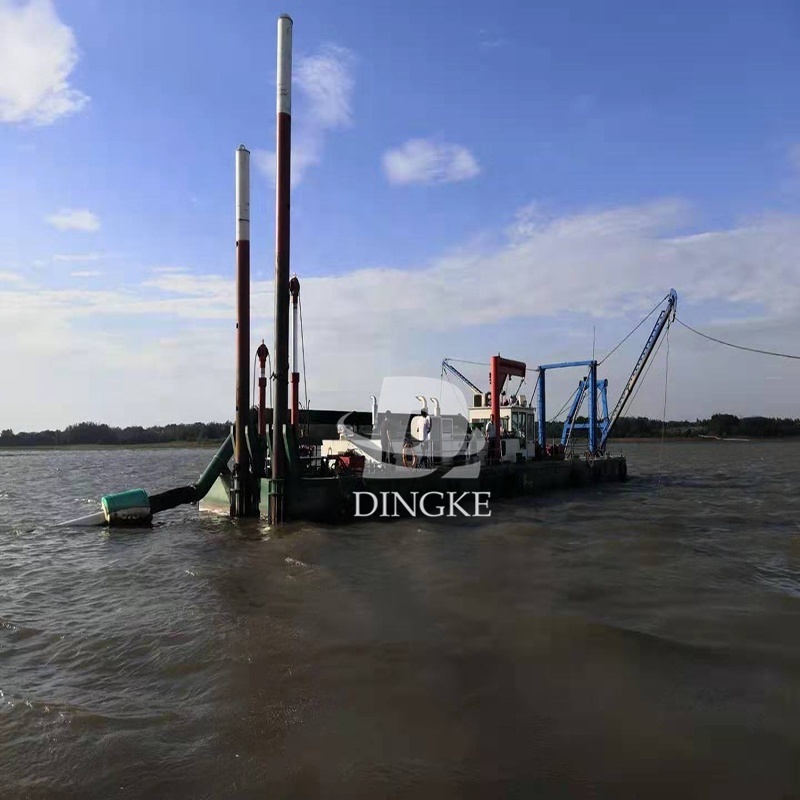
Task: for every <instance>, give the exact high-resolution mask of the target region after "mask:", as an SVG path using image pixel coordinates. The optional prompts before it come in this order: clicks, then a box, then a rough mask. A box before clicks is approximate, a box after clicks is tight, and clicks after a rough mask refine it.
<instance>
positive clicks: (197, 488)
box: [59, 432, 233, 527]
mask: <svg viewBox="0 0 800 800" xmlns="http://www.w3.org/2000/svg"><path fill="white" fill-rule="evenodd" d="M232 455H233V432H231V433H230V434H229V436H228V438H227V439H226V440H225V441H224V443H223V444H222V446H221V447H220V448H219V450H217V452H216V453H215V455H214V457H213V458H212V459H211V462H210V463H209V465H208V466H207V467H206V468H205V470H204V471H203V474H202V475H201V476H200V478H199V479H198V480H197V482H196V483H193V484H190V485H189V486H179V487H178V488H176V489H168V490H167V491H165V492H159V493H158V494H153V495H148V494H147V492H146V491H145V490H144V489H129V490H128V491H125V492H117V493H115V494H107V495H105V496H104V497H103V498H102V499H101V501H100V505H101V507H102V510H101V511H97V512H95V513H93V514H89V515H87V516H85V517H79V518H78V519H72V520H69V521H67V522H62V523H60V524H59V527H66V526H69V527H89V526H95V525H114V526H120V525H143V524H147V523H149V522H150V521H151V520H152V518H153V515H154V514H158V513H160V512H161V511H166V510H167V509H170V508H175V507H177V506H180V505H188V504H190V503H199V502H200V501H201V500H202V499H203V498H204V497H205V496H206V495H207V494H208V492H209V490H210V489H211V487H212V486H213V484H214V481H215V480H216V479H217V478H218V477H219V476H220V475H221V474H222V473H223V472H224V471H225V470H226V469H227V468H228V462H229V461H230V459H231V456H232Z"/></svg>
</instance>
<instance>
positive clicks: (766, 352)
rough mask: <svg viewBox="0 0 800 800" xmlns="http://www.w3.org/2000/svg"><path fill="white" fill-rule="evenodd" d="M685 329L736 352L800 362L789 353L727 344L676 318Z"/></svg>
mask: <svg viewBox="0 0 800 800" xmlns="http://www.w3.org/2000/svg"><path fill="white" fill-rule="evenodd" d="M675 319H676V320H677V321H678V322H679V323H680V324H681V325H683V327H684V328H687V329H688V330H690V331H691V332H692V333H696V334H697V335H698V336H702V337H703V338H704V339H708V340H710V341H712V342H716V343H717V344H724V345H725V346H726V347H733V348H734V349H736V350H747V351H748V352H749V353H761V355H764V356H776V357H777V358H791V359H794V360H795V361H800V356H794V355H789V354H788V353H777V352H775V351H773V350H760V349H759V348H757V347H745V346H744V345H741V344H733V343H732V342H725V341H723V340H722V339H717V338H716V337H714V336H709V335H708V334H707V333H701V332H700V331H698V330H696V329H695V328H693V327H692V326H691V325H687V324H686V323H685V322H684V321H683V320H682V319H678V318H677V317H676V318H675Z"/></svg>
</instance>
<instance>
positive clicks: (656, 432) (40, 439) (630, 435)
mask: <svg viewBox="0 0 800 800" xmlns="http://www.w3.org/2000/svg"><path fill="white" fill-rule="evenodd" d="M577 421H578V422H586V421H587V419H586V418H585V417H578V420H577ZM231 424H232V423H230V422H193V423H172V424H169V425H155V426H152V427H149V428H144V427H142V426H140V425H135V426H129V427H126V428H115V427H111V426H109V425H105V424H98V423H95V422H79V423H77V424H76V425H69V426H67V427H66V428H65V429H64V430H47V431H38V432H27V431H22V432H20V433H14V431H13V430H11V429H6V430H3V431H0V447H43V448H56V447H57V448H70V449H77V448H81V447H96V446H98V445H100V446H112V447H114V446H116V447H198V446H200V447H202V446H212V445H215V444H218V443H219V442H222V441H224V439H225V437H226V436H227V435H228V433H229V431H230V429H231ZM561 429H562V424H561V423H555V422H551V423H548V425H547V436H548V438H558V437H560V436H561ZM326 435H329V436H331V437H334V436H336V433H335V430H333V429H332V430H331V431H330V433H329V434H326ZM662 435H665V436H666V438H668V439H674V440H686V439H699V438H701V437H703V436H711V437H719V438H723V439H725V438H745V439H780V438H785V437H792V436H800V419H789V418H783V419H780V418H777V417H741V418H740V417H737V416H734V415H733V414H714V415H713V416H711V417H710V418H709V419H705V420H700V419H698V420H695V421H694V422H690V421H688V420H677V421H676V420H672V421H669V422H667V423H666V425H665V424H664V422H663V421H662V420H657V419H650V418H648V417H620V418H619V419H618V420H617V423H616V425H615V426H614V435H613V437H612V438H613V439H656V438H661V436H662Z"/></svg>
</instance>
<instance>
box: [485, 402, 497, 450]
mask: <svg viewBox="0 0 800 800" xmlns="http://www.w3.org/2000/svg"><path fill="white" fill-rule="evenodd" d="M495 431H496V428H495V424H494V414H492V416H491V418H490V419H489V421H488V422H487V423H486V427H485V428H484V434H485V436H486V446H487V451H486V452H487V453H488V456H489V461H494V457H495V452H494V447H495V445H494V435H495Z"/></svg>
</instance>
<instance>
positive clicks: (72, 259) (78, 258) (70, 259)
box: [53, 253, 104, 264]
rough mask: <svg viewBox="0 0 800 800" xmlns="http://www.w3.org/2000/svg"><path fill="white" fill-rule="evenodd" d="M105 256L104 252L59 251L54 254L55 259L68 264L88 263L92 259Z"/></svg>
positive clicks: (97, 259)
mask: <svg viewBox="0 0 800 800" xmlns="http://www.w3.org/2000/svg"><path fill="white" fill-rule="evenodd" d="M101 258H104V256H103V254H102V253H59V254H57V255H54V256H53V261H63V262H65V263H67V264H73V263H75V264H86V263H88V262H90V261H99V260H100V259H101Z"/></svg>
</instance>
